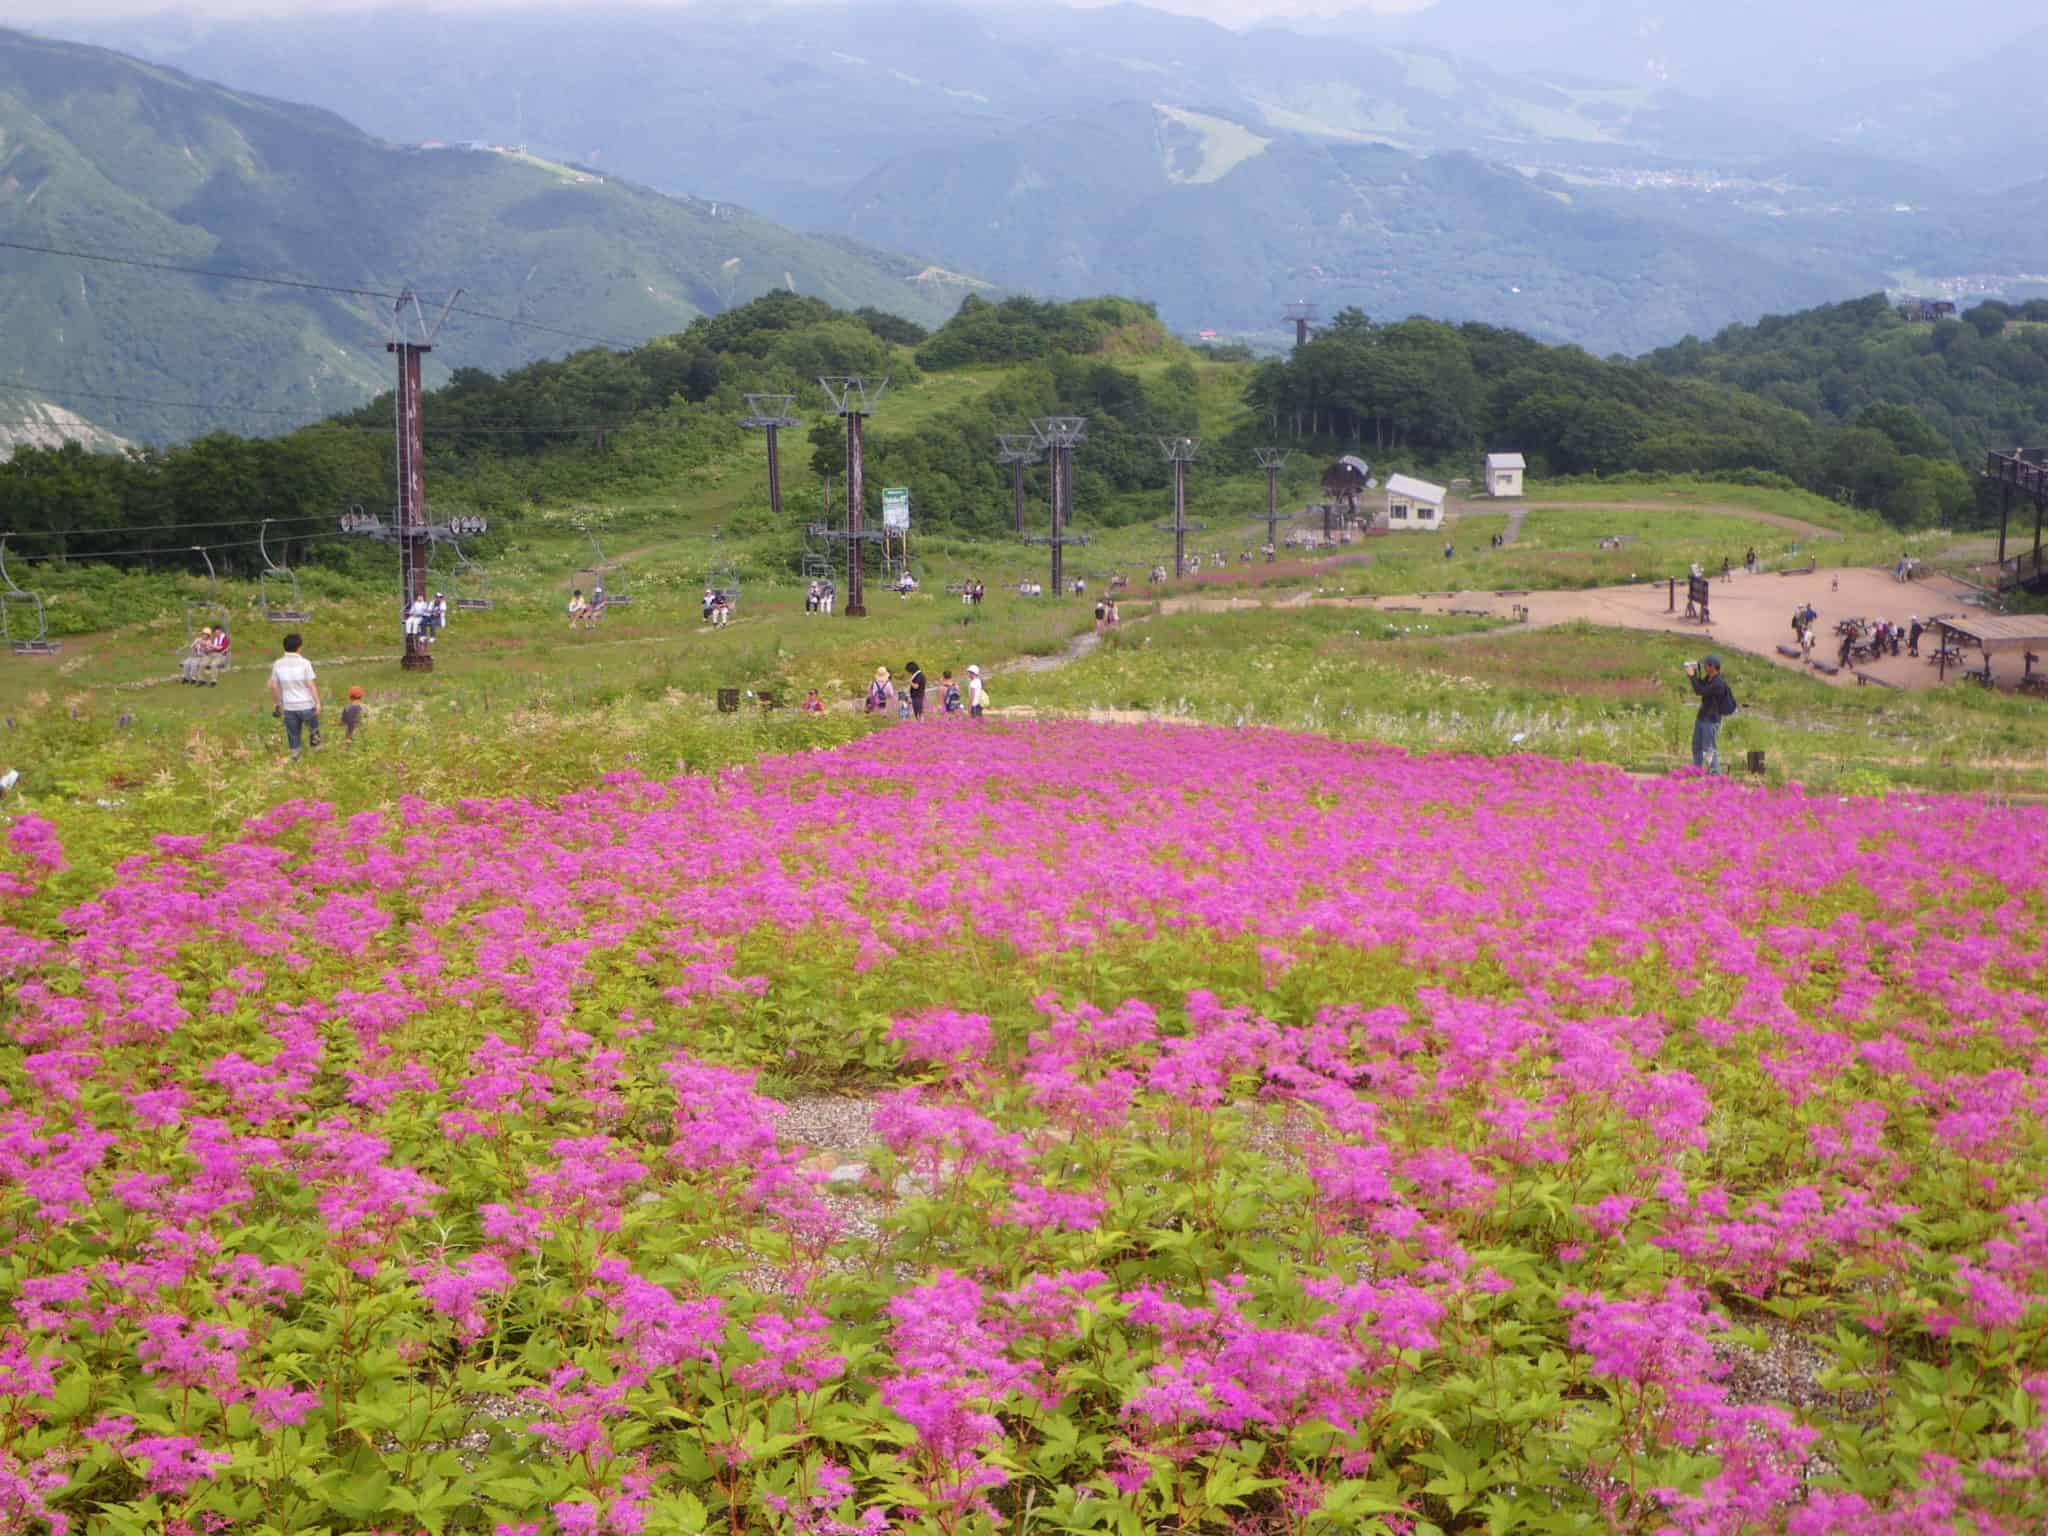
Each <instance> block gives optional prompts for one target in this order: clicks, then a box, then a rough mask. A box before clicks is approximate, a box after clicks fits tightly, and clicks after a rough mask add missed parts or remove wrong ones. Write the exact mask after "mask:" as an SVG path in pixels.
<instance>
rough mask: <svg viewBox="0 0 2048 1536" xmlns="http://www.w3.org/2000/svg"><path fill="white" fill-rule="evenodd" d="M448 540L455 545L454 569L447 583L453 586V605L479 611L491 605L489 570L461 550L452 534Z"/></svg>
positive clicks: (459, 544) (473, 611) (474, 611)
mask: <svg viewBox="0 0 2048 1536" xmlns="http://www.w3.org/2000/svg"><path fill="white" fill-rule="evenodd" d="M448 542H449V543H450V544H453V545H454V546H455V571H454V574H453V575H451V576H450V577H449V578H448V582H449V585H450V586H452V587H454V588H455V606H456V607H457V608H463V609H467V610H469V611H470V612H472V613H480V612H482V611H483V610H484V609H487V608H489V607H490V606H491V595H490V575H489V572H487V571H486V570H485V568H484V566H483V563H482V562H481V561H477V560H472V559H470V558H469V556H467V555H465V554H464V553H463V552H462V545H461V543H460V542H458V541H457V540H456V538H455V536H454V535H453V534H450V535H449V538H448Z"/></svg>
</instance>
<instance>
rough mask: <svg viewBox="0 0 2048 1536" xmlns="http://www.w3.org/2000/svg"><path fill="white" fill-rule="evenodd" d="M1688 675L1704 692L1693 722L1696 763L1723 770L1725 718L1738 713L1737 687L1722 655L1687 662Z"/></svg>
mask: <svg viewBox="0 0 2048 1536" xmlns="http://www.w3.org/2000/svg"><path fill="white" fill-rule="evenodd" d="M1685 675H1686V679H1687V680H1688V681H1689V682H1690V683H1691V684H1692V691H1693V692H1694V693H1696V694H1698V695H1699V696H1700V712H1699V714H1698V715H1697V716H1696V717H1694V719H1693V723H1692V765H1693V767H1695V768H1704V769H1706V770H1707V772H1709V773H1719V772H1720V771H1721V722H1722V721H1723V720H1726V719H1727V718H1728V717H1729V716H1730V715H1732V714H1734V713H1735V690H1734V689H1732V688H1730V687H1729V686H1728V680H1727V679H1726V678H1724V677H1723V676H1721V658H1720V657H1718V656H1709V657H1707V658H1706V660H1704V661H1688V662H1687V663H1686V664H1685Z"/></svg>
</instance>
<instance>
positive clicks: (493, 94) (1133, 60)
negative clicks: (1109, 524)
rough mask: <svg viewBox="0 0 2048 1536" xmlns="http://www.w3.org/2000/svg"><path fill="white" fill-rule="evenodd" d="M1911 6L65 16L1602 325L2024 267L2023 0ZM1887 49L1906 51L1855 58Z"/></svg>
mask: <svg viewBox="0 0 2048 1536" xmlns="http://www.w3.org/2000/svg"><path fill="white" fill-rule="evenodd" d="M1924 10H1925V6H1924V0H1867V3H1866V0H1858V9H1857V11H1856V13H1855V15H1856V16H1857V17H1860V18H1861V19H1860V20H1853V23H1852V18H1851V17H1850V15H1849V13H1848V12H1847V11H1846V10H1845V9H1844V7H1843V4H1842V3H1840V0H1814V3H1812V4H1806V5H1801V6H1797V7H1791V8H1786V7H1783V6H1782V5H1779V4H1776V3H1775V0H1773V3H1770V4H1766V3H1765V0H1729V3H1728V4H1727V5H1716V6H1712V7H1703V6H1698V5H1695V4H1693V3H1691V0H1627V3H1626V4H1624V3H1623V0H1558V3H1557V4H1555V5H1546V6H1542V7H1535V8H1531V7H1528V6H1526V5H1523V4H1522V3H1521V0H1439V3H1438V4H1436V5H1434V6H1432V7H1430V8H1429V9H1427V10H1425V11H1422V12H1419V13H1416V14H1415V15H1412V16H1408V17H1387V16H1381V15H1376V14H1371V13H1360V14H1356V15H1353V16H1349V17H1344V18H1339V19H1338V20H1337V21H1335V22H1330V23H1323V24H1318V25H1319V27H1320V30H1319V31H1318V32H1316V33H1315V34H1314V35H1311V32H1310V31H1307V30H1304V28H1305V27H1307V26H1308V25H1309V24H1295V25H1292V26H1289V27H1262V28H1257V29H1254V30H1251V31H1248V32H1234V31H1230V30H1227V29H1225V28H1222V27H1218V26H1215V25H1212V24H1210V23H1207V22H1203V21H1198V20H1192V19H1189V18H1186V17H1180V16H1173V15H1168V14H1165V13H1163V12H1159V11H1155V10H1150V9H1147V8H1144V7H1142V6H1137V5H1112V6H1107V7H1103V8H1100V9H1094V10H1079V11H1069V10H1054V11H1045V10H1043V9H1033V10H1028V11H1027V10H1024V9H1020V8H1013V7H1009V6H1007V5H1005V4H996V5H993V6H990V5H975V4H963V3H956V0H902V3H879V0H853V3H836V4H819V3H815V0H798V3H793V4H785V5H773V6H769V7H765V8H762V9H759V10H745V11H739V10H731V9H727V8H722V7H721V8H710V7H705V6H688V7H654V8H627V7H620V6H593V7H581V6H579V7H574V8H569V7H560V6H558V7H554V8H549V7H546V6H526V7H515V8H510V9H505V10H493V11H491V12H490V13H489V14H488V17H487V18H485V17H481V16H479V15H477V14H475V13H466V12H444V11H411V10H405V11H399V10H391V11H366V12H357V13H346V14H336V13H332V12H328V13H323V14H316V15H301V16H293V17H281V18H270V19H237V20H236V21H234V22H232V23H226V22H200V21H194V20H191V19H181V18H179V17H176V16H158V17H153V18H149V19H146V20H140V21H135V22H128V23H122V24H120V26H119V27H118V28H117V27H114V26H113V25H112V24H101V25H100V26H99V27H97V28H88V27H86V26H84V25H82V24H78V23H70V24H67V26H68V30H70V31H72V32H85V31H91V32H92V34H93V35H95V36H98V37H101V38H103V39H109V40H112V39H118V40H120V41H121V42H122V44H123V46H127V47H132V48H134V49H136V50H139V51H141V52H143V53H145V54H147V55H149V56H150V57H153V58H157V59H160V60H164V61H167V62H171V63H175V64H178V65H179V66H181V67H184V68H188V69H192V70H195V71H198V72H200V73H203V74H206V75H209V76H213V77H217V78H220V79H223V80H226V81H228V82H229V83H230V84H233V85H236V86H241V87H247V88H260V89H263V90H265V91H267V92H270V93H274V94H282V95H286V96H291V97H298V98H303V99H305V100H307V101H311V102H314V103H317V104H319V105H321V106H325V107H328V108H330V109H332V110H334V111H336V112H340V113H342V114H344V115H346V116H348V117H349V118H350V119H351V120H354V121H358V122H360V123H362V124H363V125H364V126H365V127H366V128H368V129H370V130H371V131H373V132H375V133H378V134H381V135H384V136H385V137H387V138H390V139H393V140H397V141H401V142H419V141H422V140H428V139H443V140H462V139H470V138H479V139H488V140H491V141H494V142H519V143H525V144H527V145H529V146H530V147H531V148H532V149H533V150H534V152H535V153H536V154H539V155H541V156H543V157H546V158H550V159H556V160H567V161H574V162H576V163H581V164H590V165H596V166H600V167H604V168H606V169H608V170H610V171H612V172H614V173H616V174H622V175H625V176H627V177H629V178H630V179H632V180H634V181H639V182H645V183H647V184H649V185H652V186H656V187H661V188H665V189H668V190H671V191H678V192H681V191H691V192H695V193H698V194H701V195H705V196H715V197H719V198H731V199H735V200H737V201H739V202H740V203H741V204H743V205H745V206H748V207H754V208H759V209H760V210H761V211H762V212H764V213H765V214H767V215H769V216H770V217H773V218H776V219H779V220H782V221H783V222H785V223H788V224H791V225H794V226H797V227H802V228H808V229H813V230H818V231H821V232H826V233H830V234H833V235H838V236H854V237H858V238H859V239H861V240H864V241H870V242H874V243H877V244H881V245H885V246H889V247H892V248H895V249H904V250H914V251H916V252H918V253H920V255H921V256H924V257H927V258H929V259H930V260H932V261H935V262H939V263H941V264H943V265H944V266H946V267H948V268H952V269H959V270H967V271H973V272H976V273H977V274H979V275H981V276H983V277H988V278H992V279H995V280H997V281H1000V282H1002V283H1005V284H1007V285H1009V286H1013V287H1016V288H1020V289H1026V290H1030V291H1037V292H1046V293H1052V294H1082V293H1099V292H1105V291H1121V292H1127V293H1130V294H1132V295H1134V296H1138V297H1145V298H1150V299H1153V300H1155V301H1156V302H1157V303H1158V305H1159V308H1160V313H1161V316H1162V318H1164V319H1165V320H1166V321H1167V322H1168V323H1169V324H1171V325H1174V326H1176V327H1179V328H1181V329H1184V330H1194V329H1198V328H1203V329H1215V330H1218V331H1220V332H1223V333H1226V334H1240V335H1247V336H1251V337H1254V338H1258V339H1264V340H1266V341H1269V342H1272V343H1278V342H1279V340H1280V339H1281V337H1282V335H1283V332H1282V330H1281V327H1280V324H1279V306H1280V303H1281V301H1282V300H1286V299H1293V298H1298V297H1306V298H1309V299H1312V300H1314V301H1316V302H1318V303H1320V304H1321V305H1322V306H1323V308H1324V309H1325V311H1334V310H1335V309H1336V308H1338V307H1341V306H1343V305H1346V304H1358V305H1360V306H1362V307H1365V308H1366V309H1368V310H1369V311H1371V312H1373V313H1391V314H1405V313H1408V312H1411V311H1418V312H1425V313H1431V314H1438V315H1442V316H1444V317H1446V318H1450V319H1468V318H1469V319H1484V320H1489V321H1496V322H1499V323H1503V324H1509V325H1514V326H1518V327H1521V328H1524V329H1527V330H1529V331H1530V332H1531V333H1533V334H1535V335H1538V336H1542V337H1544V338H1546V339H1553V340H1560V339H1568V340H1575V341H1578V342H1581V343H1582V344H1584V345H1586V346H1588V347H1591V348H1593V349H1595V350H1600V351H1606V350H1613V349H1640V348H1645V347H1649V346H1653V345H1657V344H1659V343H1663V342H1668V341H1671V340H1674V339H1676V338H1677V336H1678V335H1680V334H1683V333H1684V332H1685V331H1687V330H1696V331H1703V332H1706V331H1712V330H1715V329H1718V328H1719V327H1720V326H1721V325H1723V324H1725V323H1727V322H1730V321H1734V320H1740V319H1751V318H1755V317H1756V316H1757V315H1759V314H1762V313H1765V312H1769V311H1777V310H1787V309H1794V308H1799V307H1802V306H1805V305H1807V304H1811V303H1815V302H1820V301H1822V300H1824V299H1828V298H1835V297H1840V296H1842V295H1844V294H1849V293H1860V292H1868V291H1870V290H1871V289H1873V288H1880V287H1887V286H1889V287H1894V288H1904V287H1912V286H1916V285H1924V286H1928V287H1930V288H1934V289H1937V290H1939V291H1942V292H1954V293H1958V294H1965V295H1966V294H1967V293H1968V292H1969V291H1971V290H1972V289H1973V288H1982V289H1987V290H1991V291H1999V292H2004V293H2008V294H2013V295H2022V296H2023V295H2027V294H2031V293H2034V292H2039V291H2043V288H2042V285H2041V283H2039V282H2036V281H2033V279H2036V278H2038V277H2039V275H2040V274H2042V273H2044V272H2048V237H2043V236H2041V235H2040V234H2038V233H2037V232H2036V230H2035V229H2030V228H2024V227H2022V226H2020V225H2018V224H2017V222H2016V221H2015V220H2014V219H2013V218H2012V217H2011V215H2010V214H2009V212H2008V211H2007V210H2006V209H2005V208H2004V207H2002V206H2000V205H1998V204H1997V203H1995V202H1992V201H1989V200H1987V193H1988V192H1990V191H1991V190H1993V189H1995V188H1996V187H1998V186H2001V185H2003V183H2004V182H2005V181H2007V180H2014V179H2018V174H2024V173H2032V171H2031V167H2032V166H2033V165H2037V164H2039V163H2042V161H2041V159H2040V158H2039V157H2037V158H2036V159H2035V160H2034V161H2032V162H2026V155H2027V154H2028V153H2030V151H2028V150H2026V149H2025V148H2024V146H2026V145H2028V144H2030V143H2032V142H2033V140H2034V138H2036V137H2038V136H2040V135H2041V134H2043V133H2044V131H2048V130H2042V129H2037V128H2033V127H2030V126H2027V125H2026V123H2025V122H2024V121H2022V116H2023V112H2022V109H2021V107H2020V106H2019V104H2018V103H2014V104H2013V107H2012V109H2011V110H2009V111H2008V110H2004V109H2003V107H2002V106H2001V105H2000V102H2001V98H2000V96H1999V95H1998V94H1997V93H1996V91H1995V90H1994V91H1991V94H1989V95H1988V96H1986V95H1982V94H1980V95H1978V96H1977V97H1976V99H1975V100H1968V99H1966V97H1965V94H1964V87H1965V86H1966V85H1967V84H1968V83H1969V82H1972V81H1979V82H1983V83H1984V84H1985V85H1986V88H1987V90H1989V89H1990V80H1991V79H1993V78H1995V77H1994V76H1988V75H1987V73H1986V71H1985V69H1984V67H1983V66H1982V65H1981V64H1976V63H1972V62H1971V61H1973V60H1976V59H1977V58H1978V57H1979V56H1980V55H1982V54H1985V53H1987V52H1988V51H1989V50H1990V49H1991V48H1992V47H1993V45H1994V44H1996V43H1998V42H1999V41H2000V40H2001V30H2000V29H2001V28H2003V29H2005V30H2011V29H2012V27H2014V26H2017V25H2019V24H2021V23H2020V22H2016V21H2015V20H2014V18H2016V17H2025V16H2026V15H2028V13H2027V12H2026V11H2025V10H2024V8H2023V7H2022V5H2021V4H2020V0H1957V3H1956V5H1955V6H1954V7H1952V8H1951V9H1950V12H1949V13H1948V14H1947V15H1945V17H1944V20H1943V23H1942V26H1941V28H1940V29H1939V31H1938V34H1936V35H1932V36H1930V35H1929V29H1928V28H1926V27H1925V26H1923V25H1918V24H1916V23H1915V22H1914V21H1913V17H1914V16H1915V14H1916V13H1924ZM1887 70H1888V72H1890V73H1895V74H1912V73H1914V72H1916V71H1918V72H1923V73H1925V72H1929V71H1932V73H1928V74H1927V78H1925V79H1924V80H1923V81H1921V82H1920V83H1919V84H1918V85H1916V86H1912V87H1898V88H1895V89H1894V88H1887V87H1880V86H1877V85H1875V84H1865V82H1873V81H1876V80H1879V79H1882V78H1883V76H1884V73H1886V72H1887ZM1830 71H1832V73H1831V72H1830ZM1942 71H1952V73H1942ZM1788 81H1794V82H1796V88H1794V87H1792V86H1788V85H1787V83H1786V82H1788ZM1831 81H1833V82H1845V84H1843V85H1842V87H1841V88H1839V89H1837V88H1834V87H1832V86H1831V85H1830V82H1831ZM1987 103H1988V104H1987ZM2001 135H2003V136H2004V141H2005V142H2009V143H2010V144H2013V145H2018V146H2022V148H2020V149H2019V150H2016V151H2015V150H2007V151H2001V150H1999V149H1998V147H1997V145H1998V143H1999V142H2001V140H2000V136H2001ZM1446 155H1449V156H1450V157H1451V158H1449V159H1445V158H1443V157H1444V156H1446ZM1461 155H1469V156H1472V157H1476V159H1477V160H1478V161H1480V162H1484V164H1475V163H1474V160H1472V159H1466V158H1460V156H1461ZM2022 162H2026V165H2025V167H2024V168H2022ZM1509 172H1519V173H1521V176H1520V180H1521V184H1519V185H1518V184H1517V178H1516V177H1514V176H1512V175H1510V174H1508V173H1509ZM1544 178H1554V179H1544Z"/></svg>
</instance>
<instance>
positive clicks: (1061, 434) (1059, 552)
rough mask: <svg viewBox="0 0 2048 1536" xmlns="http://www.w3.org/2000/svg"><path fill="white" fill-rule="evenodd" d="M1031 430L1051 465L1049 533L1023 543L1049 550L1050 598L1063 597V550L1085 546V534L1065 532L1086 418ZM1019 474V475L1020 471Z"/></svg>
mask: <svg viewBox="0 0 2048 1536" xmlns="http://www.w3.org/2000/svg"><path fill="white" fill-rule="evenodd" d="M1031 430H1032V432H1033V433H1034V434H1036V437H1037V441H1038V443H1039V444H1040V445H1041V446H1042V447H1043V448H1044V450H1045V452H1046V453H1047V455H1048V456H1049V459H1050V462H1051V465H1052V498H1051V499H1052V532H1051V534H1050V535H1049V536H1041V535H1038V534H1029V535H1026V537H1025V540H1024V542H1025V543H1027V544H1044V545H1046V546H1048V547H1049V548H1050V549H1051V551H1052V569H1051V578H1052V590H1053V595H1054V596H1055V597H1062V596H1065V595H1066V590H1067V587H1066V559H1065V551H1066V547H1067V546H1068V545H1069V544H1086V543H1087V542H1088V536H1087V535H1086V534H1080V533H1069V532H1068V531H1067V522H1068V520H1069V519H1070V518H1071V517H1072V516H1073V515H1074V445H1075V444H1076V443H1083V442H1086V441H1087V440H1088V418H1087V417H1085V416H1048V417H1046V418H1045V419H1044V420H1042V421H1034V422H1032V423H1031ZM1018 473H1019V474H1020V475H1021V474H1022V471H1021V470H1020V471H1019V472H1018Z"/></svg>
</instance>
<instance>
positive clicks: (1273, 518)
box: [1252, 448, 1294, 565]
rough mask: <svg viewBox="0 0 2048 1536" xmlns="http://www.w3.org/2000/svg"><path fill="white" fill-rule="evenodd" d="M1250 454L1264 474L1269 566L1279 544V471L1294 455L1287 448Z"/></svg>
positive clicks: (1255, 451) (1254, 450) (1263, 449)
mask: <svg viewBox="0 0 2048 1536" xmlns="http://www.w3.org/2000/svg"><path fill="white" fill-rule="evenodd" d="M1252 452H1253V453H1254V454H1255V455H1257V457H1258V461H1259V468H1261V469H1263V470H1264V471H1265V472H1266V562H1267V563H1268V564H1269V565H1270V564H1271V563H1272V562H1273V561H1274V559H1276V558H1277V556H1276V554H1275V546H1276V545H1277V544H1278V543H1279V542H1280V536H1279V529H1280V471H1281V469H1282V468H1284V467H1285V465H1286V463H1287V461H1288V460H1289V459H1290V458H1292V457H1293V456H1294V454H1293V450H1291V449H1288V448H1254V449H1253V450H1252Z"/></svg>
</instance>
